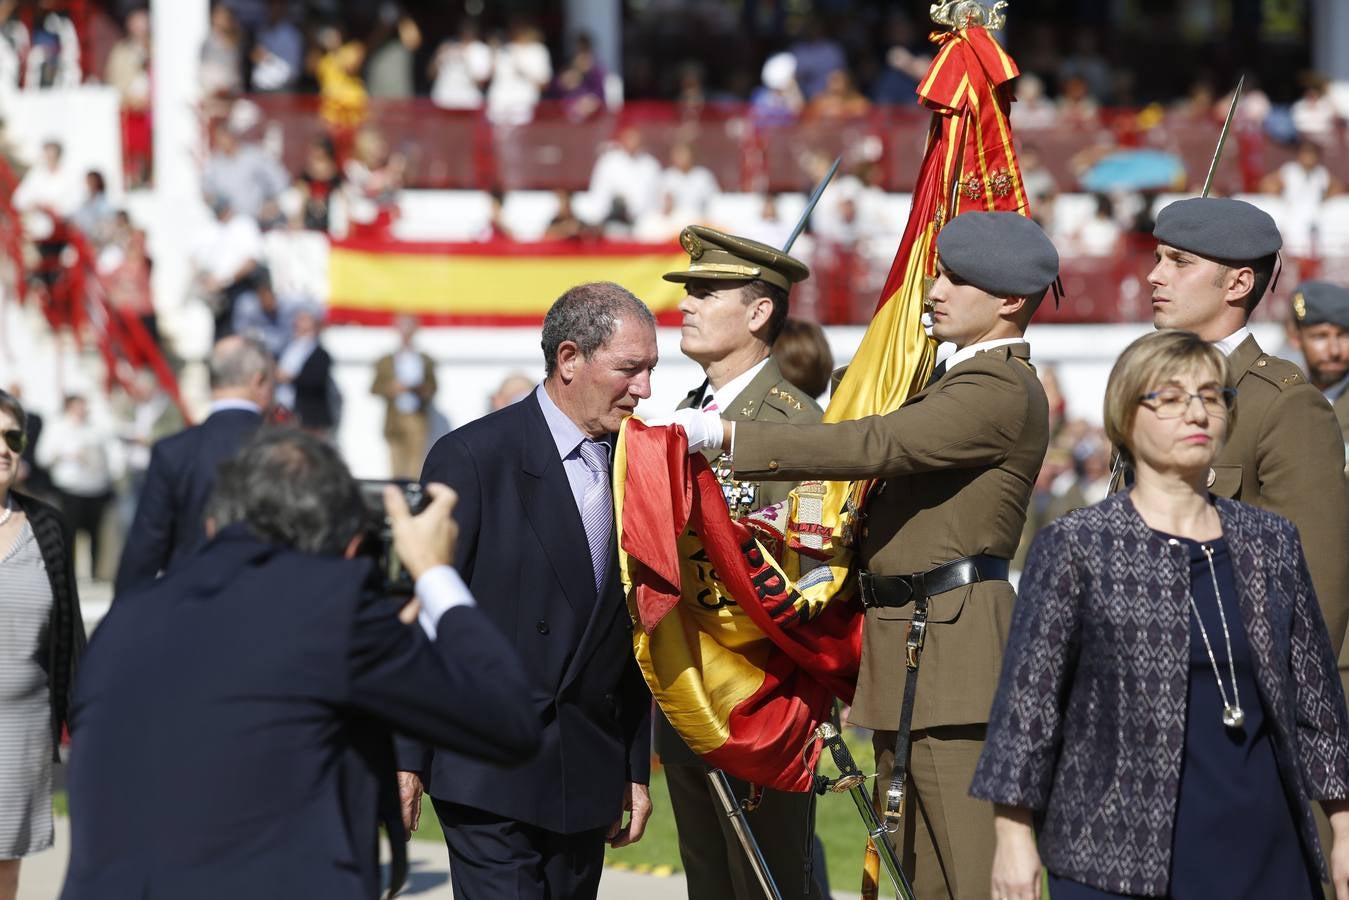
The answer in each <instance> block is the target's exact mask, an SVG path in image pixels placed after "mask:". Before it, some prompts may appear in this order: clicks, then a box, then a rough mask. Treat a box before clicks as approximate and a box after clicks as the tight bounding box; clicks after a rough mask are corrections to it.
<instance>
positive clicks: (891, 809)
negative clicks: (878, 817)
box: [882, 779, 907, 834]
mask: <svg viewBox="0 0 1349 900" xmlns="http://www.w3.org/2000/svg"><path fill="white" fill-rule="evenodd" d="M905 780H906V781H907V779H905ZM882 818H883V819H884V826H883V827H884V828H885V830H886V832H887V833H888V834H895V833H896V832H898V831H899V823H900V820H901V819H902V818H904V785H903V784H900V785H899V787H895V786H894V785H891V786H890V787H889V788H887V789H886V791H885V815H884V816H883V817H882Z"/></svg>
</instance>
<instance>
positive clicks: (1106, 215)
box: [1073, 194, 1124, 256]
mask: <svg viewBox="0 0 1349 900" xmlns="http://www.w3.org/2000/svg"><path fill="white" fill-rule="evenodd" d="M1114 213H1115V209H1114V205H1113V204H1112V203H1111V202H1110V198H1109V197H1107V196H1106V195H1105V194H1097V195H1096V211H1095V212H1094V213H1093V214H1092V217H1091V218H1090V219H1088V220H1087V221H1085V222H1083V223H1082V227H1081V228H1079V229H1078V231H1077V234H1075V235H1074V236H1073V244H1074V245H1075V246H1076V247H1077V251H1078V252H1079V253H1081V254H1083V255H1084V256H1114V255H1115V252H1116V251H1117V250H1118V249H1119V242H1120V237H1121V235H1123V233H1124V231H1123V229H1122V228H1120V226H1119V223H1118V222H1116V221H1115V216H1114Z"/></svg>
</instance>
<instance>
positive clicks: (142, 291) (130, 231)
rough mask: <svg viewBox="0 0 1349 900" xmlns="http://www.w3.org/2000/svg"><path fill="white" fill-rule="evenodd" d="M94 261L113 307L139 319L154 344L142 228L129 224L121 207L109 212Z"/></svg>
mask: <svg viewBox="0 0 1349 900" xmlns="http://www.w3.org/2000/svg"><path fill="white" fill-rule="evenodd" d="M97 265H98V272H99V275H100V276H101V277H102V279H103V288H104V290H106V291H107V292H108V301H109V302H110V303H111V304H112V306H113V308H114V309H116V310H118V311H120V312H121V313H123V314H124V315H128V316H134V317H135V318H137V319H139V320H140V323H141V327H143V328H144V329H145V331H146V333H147V334H148V335H149V336H150V340H152V341H154V342H155V343H156V344H158V343H159V321H158V318H157V317H156V315H155V304H154V295H153V294H152V293H151V291H150V257H149V254H148V253H147V252H146V249H145V232H144V231H141V230H140V229H139V228H135V227H133V226H132V224H131V219H130V217H129V216H128V215H127V214H126V212H125V211H122V210H119V211H117V212H115V213H113V217H112V227H111V229H110V236H109V240H108V242H107V244H106V245H105V246H104V247H103V250H102V252H100V253H99V255H98V263H97Z"/></svg>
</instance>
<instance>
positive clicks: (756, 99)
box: [749, 53, 805, 125]
mask: <svg viewBox="0 0 1349 900" xmlns="http://www.w3.org/2000/svg"><path fill="white" fill-rule="evenodd" d="M761 78H762V79H763V83H762V84H761V85H759V87H757V88H755V90H754V95H753V96H752V97H751V98H750V109H749V114H750V118H751V119H753V120H754V123H755V124H756V125H790V124H791V123H792V122H795V121H796V120H797V118H798V117H799V116H800V115H801V109H802V107H803V106H804V105H805V99H804V98H803V97H802V96H801V88H800V87H799V86H798V85H797V82H796V58H795V57H794V56H792V55H791V54H790V53H778V54H775V55H774V56H770V57H769V58H768V59H767V61H766V62H764V64H763V71H762V73H761Z"/></svg>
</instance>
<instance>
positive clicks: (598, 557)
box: [580, 440, 614, 592]
mask: <svg viewBox="0 0 1349 900" xmlns="http://www.w3.org/2000/svg"><path fill="white" fill-rule="evenodd" d="M580 452H581V461H582V462H584V463H585V464H586V475H587V476H588V480H587V483H586V488H585V493H584V494H583V495H582V497H581V524H582V525H583V526H585V530H586V541H587V542H588V543H589V544H590V562H591V565H592V566H593V568H594V571H595V590H596V592H598V591H599V590H600V588H601V587H603V586H604V579H605V577H606V576H607V575H608V574H609V532H610V530H611V529H612V528H613V523H614V506H613V500H612V499H610V496H609V446H608V445H607V444H602V443H600V442H598V441H592V440H584V441H582V442H581V447H580Z"/></svg>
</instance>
